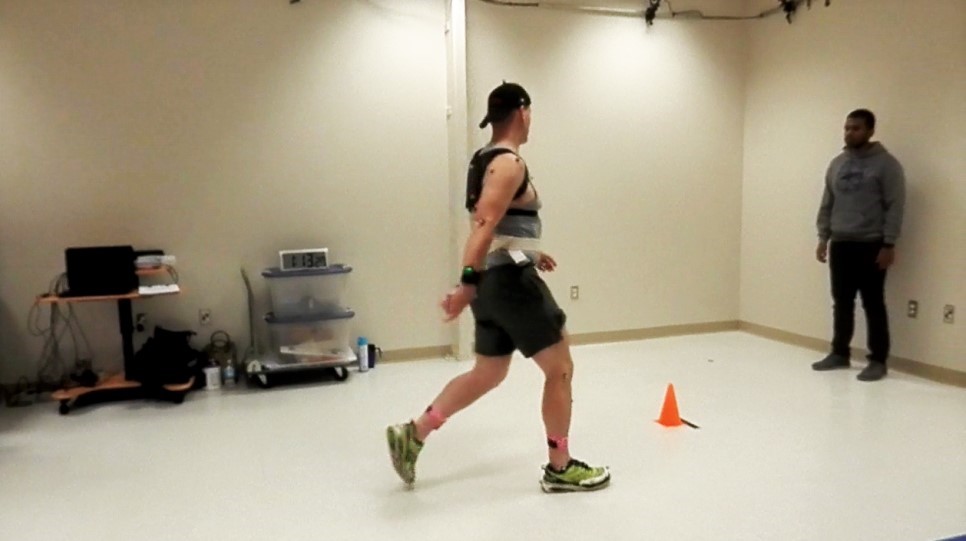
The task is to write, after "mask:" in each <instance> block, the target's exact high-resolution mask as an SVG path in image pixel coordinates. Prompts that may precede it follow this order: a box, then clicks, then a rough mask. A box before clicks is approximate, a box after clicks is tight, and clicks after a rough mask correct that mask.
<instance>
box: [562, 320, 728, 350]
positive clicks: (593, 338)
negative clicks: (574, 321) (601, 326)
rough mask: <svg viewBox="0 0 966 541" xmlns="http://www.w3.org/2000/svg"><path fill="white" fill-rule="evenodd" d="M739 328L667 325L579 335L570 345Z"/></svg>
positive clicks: (721, 324)
mask: <svg viewBox="0 0 966 541" xmlns="http://www.w3.org/2000/svg"><path fill="white" fill-rule="evenodd" d="M739 326H740V322H738V321H714V322H709V323H691V324H684V325H666V326H663V327H651V328H647V329H629V330H623V331H604V332H590V333H579V334H573V335H571V336H570V343H571V344H573V345H575V346H582V345H589V344H609V343H613V342H631V341H634V340H648V339H654V338H669V337H672V336H688V335H694V334H710V333H717V332H729V331H737V330H738V329H739Z"/></svg>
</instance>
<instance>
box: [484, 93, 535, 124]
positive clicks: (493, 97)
mask: <svg viewBox="0 0 966 541" xmlns="http://www.w3.org/2000/svg"><path fill="white" fill-rule="evenodd" d="M520 107H530V94H527V91H526V90H524V89H523V87H522V86H520V85H518V84H516V83H508V82H506V81H504V82H503V84H501V85H500V86H498V87H496V88H494V89H493V91H492V92H490V96H489V97H488V98H487V99H486V116H485V117H483V121H482V122H480V128H485V127H486V126H487V124H493V123H496V122H502V121H503V120H506V118H507V117H509V116H510V115H511V114H513V111H516V110H517V109H519V108H520Z"/></svg>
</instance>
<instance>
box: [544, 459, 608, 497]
mask: <svg viewBox="0 0 966 541" xmlns="http://www.w3.org/2000/svg"><path fill="white" fill-rule="evenodd" d="M543 472H544V473H543V479H541V480H540V487H541V488H543V491H544V492H587V491H591V490H600V489H602V488H604V487H606V486H607V485H609V484H610V470H609V469H607V468H606V467H604V468H600V467H598V468H592V467H590V466H588V465H587V464H585V463H583V462H581V461H579V460H575V459H573V458H571V459H570V462H569V463H568V464H567V467H566V468H564V469H563V471H559V472H558V471H556V470H554V469H553V467H551V465H550V464H547V465H545V466H544V467H543Z"/></svg>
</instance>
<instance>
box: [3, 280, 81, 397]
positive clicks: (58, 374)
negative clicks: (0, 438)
mask: <svg viewBox="0 0 966 541" xmlns="http://www.w3.org/2000/svg"><path fill="white" fill-rule="evenodd" d="M66 285H67V276H66V274H60V275H59V276H58V277H56V278H54V279H53V280H52V281H51V283H50V287H49V288H48V290H47V296H52V295H60V294H61V293H63V292H64V290H65V289H66ZM27 332H28V333H30V335H31V336H36V337H41V338H43V347H42V349H41V353H40V356H39V358H38V365H39V366H38V369H37V389H36V391H37V392H42V391H44V390H48V389H56V388H59V387H61V386H63V385H64V384H66V383H67V382H69V381H70V376H71V371H70V370H68V368H67V366H66V362H65V359H64V358H63V356H62V354H61V343H62V342H63V341H64V339H65V337H66V336H67V335H70V342H71V345H72V346H73V351H74V362H73V365H74V366H73V375H75V377H85V376H83V374H88V373H90V370H91V361H90V359H91V358H92V356H93V353H92V350H91V346H90V340H88V338H87V334H86V333H85V332H84V328H83V327H82V326H81V325H80V321H79V320H78V319H77V314H76V313H75V312H74V307H73V305H71V304H68V305H67V308H66V309H65V308H62V307H61V305H60V304H59V303H53V304H51V305H50V317H49V319H48V322H47V326H43V315H42V305H41V304H40V302H39V301H38V302H34V304H33V306H31V308H30V312H29V313H28V315H27ZM84 353H86V356H82V354H84ZM85 379H89V375H88V376H86V377H85ZM22 383H23V381H21V382H20V383H18V387H22ZM28 384H29V382H28Z"/></svg>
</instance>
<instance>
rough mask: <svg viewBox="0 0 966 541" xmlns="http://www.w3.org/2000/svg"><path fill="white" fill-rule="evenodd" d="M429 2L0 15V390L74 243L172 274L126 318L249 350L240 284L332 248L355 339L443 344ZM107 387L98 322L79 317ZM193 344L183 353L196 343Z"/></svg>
mask: <svg viewBox="0 0 966 541" xmlns="http://www.w3.org/2000/svg"><path fill="white" fill-rule="evenodd" d="M444 18H445V4H444V3H443V2H442V1H440V2H427V1H424V0H373V1H364V2H362V1H351V0H338V1H336V0H327V1H311V2H309V1H306V2H303V3H301V4H299V5H297V6H290V5H289V4H288V2H286V1H284V0H283V1H271V2H269V1H263V0H205V1H204V2H186V1H176V2H160V1H143V2H141V1H139V2H123V1H118V0H96V1H85V2H71V1H64V0H36V1H30V2H21V1H13V0H3V1H0V183H2V192H0V193H2V195H0V238H2V240H0V332H2V336H0V358H2V359H3V362H2V364H0V381H5V380H6V381H9V380H10V379H12V378H14V377H18V376H20V375H32V374H35V373H36V364H35V359H36V355H37V352H38V349H39V345H40V344H39V340H37V339H35V338H33V337H30V336H27V335H26V332H25V323H26V319H27V311H28V309H29V308H30V306H31V303H32V300H33V298H34V296H35V295H36V294H37V293H40V292H42V291H44V290H46V289H47V286H48V281H49V280H50V279H51V278H52V277H53V276H55V275H56V274H57V273H59V272H61V271H62V270H63V250H64V248H65V247H67V246H71V245H93V244H102V243H133V244H134V245H135V246H136V247H142V248H144V247H160V248H163V249H165V250H167V251H168V252H169V253H173V254H175V255H177V257H178V270H179V271H180V273H181V281H182V285H183V287H184V288H185V293H184V294H182V295H180V296H179V297H176V298H170V299H154V300H151V301H145V302H139V303H137V305H136V307H135V310H136V311H144V312H148V314H149V316H150V318H151V320H152V321H153V322H155V323H160V324H163V325H167V326H171V327H175V328H195V329H198V323H197V311H198V309H199V308H202V307H206V308H211V309H212V310H213V314H214V325H213V326H212V327H211V328H210V329H205V332H206V333H207V332H210V330H213V329H216V328H225V329H227V330H228V331H229V332H231V333H233V334H237V335H238V336H239V338H240V339H241V340H247V336H246V335H247V326H246V323H245V322H246V321H247V315H246V311H245V291H244V288H243V285H242V281H241V278H240V275H239V270H238V269H239V266H241V265H245V266H246V267H247V268H248V270H249V272H251V273H253V274H254V275H255V283H256V286H257V287H258V288H259V297H260V300H261V301H262V305H261V306H260V307H259V311H260V312H263V311H264V310H265V309H266V304H267V292H266V291H265V287H264V281H263V280H262V278H261V276H260V275H258V271H260V270H261V269H262V268H264V267H266V266H269V265H272V264H275V263H276V262H277V254H276V252H277V250H279V249H282V248H287V247H288V248H298V247H313V246H317V245H322V246H328V247H329V248H330V249H331V253H332V255H333V259H335V260H337V261H341V262H346V263H349V264H351V265H353V266H354V267H355V269H356V270H355V272H354V273H353V274H352V277H351V281H350V295H349V300H350V302H351V304H352V307H353V308H355V309H356V310H357V312H358V317H357V319H356V321H355V325H354V327H355V329H354V330H355V331H356V333H360V332H362V333H365V334H368V335H369V336H371V337H372V340H373V341H375V342H377V343H379V344H380V345H385V346H386V347H390V348H411V347H424V346H434V345H441V344H447V343H449V338H448V336H447V335H446V332H445V329H444V328H443V326H442V325H441V324H440V321H439V317H438V309H437V306H436V302H437V299H438V298H439V296H440V294H441V293H442V291H443V290H444V288H445V287H446V285H447V284H449V283H450V281H451V280H452V277H453V275H454V273H453V272H452V269H451V268H450V265H449V259H448V258H449V253H448V246H447V245H446V243H445V241H440V239H446V238H447V235H448V232H449V217H448V214H447V212H448V211H447V209H448V198H449V187H448V185H447V176H448V174H447V168H448V164H447V155H446V151H445V149H446V145H447V131H446V130H447V127H446V116H445V103H446V92H447V82H446V48H445V41H444V36H443V32H442V29H443V23H444ZM78 314H79V317H80V321H81V323H82V324H83V326H84V328H85V329H86V330H87V332H88V334H89V335H90V337H91V340H92V342H93V343H94V347H95V358H96V360H97V362H98V365H99V366H100V367H103V368H112V367H116V366H118V365H119V362H118V358H119V356H120V344H119V338H118V336H117V322H116V317H115V315H114V314H115V309H114V308H113V307H112V306H110V305H106V304H105V305H83V306H79V307H78ZM204 340H207V336H206V335H203V336H200V337H199V342H198V343H196V345H201V344H202V343H203V342H204Z"/></svg>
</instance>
